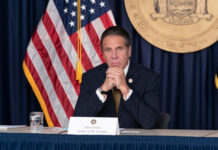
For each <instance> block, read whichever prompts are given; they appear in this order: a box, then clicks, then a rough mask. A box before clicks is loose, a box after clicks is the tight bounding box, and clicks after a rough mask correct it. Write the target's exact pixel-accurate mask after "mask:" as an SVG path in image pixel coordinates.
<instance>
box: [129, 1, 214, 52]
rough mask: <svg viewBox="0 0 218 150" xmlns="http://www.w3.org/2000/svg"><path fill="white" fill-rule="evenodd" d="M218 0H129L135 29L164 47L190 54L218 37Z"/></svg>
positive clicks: (147, 38) (157, 45)
mask: <svg viewBox="0 0 218 150" xmlns="http://www.w3.org/2000/svg"><path fill="white" fill-rule="evenodd" d="M217 6H218V1H217V0H125V7H126V10H127V14H128V16H129V18H130V21H131V22H132V24H133V26H134V27H135V29H136V30H137V31H138V32H139V34H141V36H142V37H144V39H145V40H147V41H148V42H150V43H151V44H153V45H154V46H156V47H159V48H160V49H163V50H167V51H171V52H177V53H187V52H194V51H198V50H201V49H204V48H206V47H208V46H210V45H212V44H213V43H214V42H216V41H217V39H218V9H217Z"/></svg>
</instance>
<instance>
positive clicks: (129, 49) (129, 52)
mask: <svg viewBox="0 0 218 150" xmlns="http://www.w3.org/2000/svg"><path fill="white" fill-rule="evenodd" d="M131 53H132V47H131V46H129V48H128V56H129V58H130V56H131Z"/></svg>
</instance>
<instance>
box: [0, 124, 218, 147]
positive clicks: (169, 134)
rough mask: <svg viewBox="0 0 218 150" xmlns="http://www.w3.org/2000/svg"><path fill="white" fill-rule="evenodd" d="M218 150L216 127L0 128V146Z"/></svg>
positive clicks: (217, 131)
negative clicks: (103, 131) (75, 131)
mask: <svg viewBox="0 0 218 150" xmlns="http://www.w3.org/2000/svg"><path fill="white" fill-rule="evenodd" d="M27 149H28V150H59V149H60V150H216V149H217V150H218V130H172V129H152V130H143V129H121V130H120V135H68V134H67V132H66V130H65V129H63V128H57V127H56V128H49V127H44V128H43V130H42V131H37V132H35V131H32V130H30V128H29V127H21V128H14V129H7V130H0V150H27Z"/></svg>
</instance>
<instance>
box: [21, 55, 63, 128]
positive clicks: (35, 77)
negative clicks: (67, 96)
mask: <svg viewBox="0 0 218 150" xmlns="http://www.w3.org/2000/svg"><path fill="white" fill-rule="evenodd" d="M25 63H26V65H27V67H28V69H29V72H30V73H31V75H32V77H33V80H34V81H35V84H36V85H37V87H38V89H39V91H40V92H41V95H42V97H43V100H44V102H45V105H46V107H47V110H48V114H49V116H50V118H51V121H52V123H53V125H54V126H58V127H60V126H61V125H60V123H59V121H58V119H57V116H56V115H55V113H54V110H53V108H52V105H51V103H50V101H49V97H48V94H47V92H46V90H45V87H44V85H43V83H42V81H41V79H40V77H39V74H38V72H37V71H36V68H35V67H34V65H33V63H32V61H31V59H30V58H29V55H28V53H26V56H25Z"/></svg>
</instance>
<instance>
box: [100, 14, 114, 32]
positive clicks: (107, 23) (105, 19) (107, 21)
mask: <svg viewBox="0 0 218 150" xmlns="http://www.w3.org/2000/svg"><path fill="white" fill-rule="evenodd" d="M100 19H101V21H102V24H103V25H104V27H105V29H107V28H109V27H110V26H113V25H114V24H113V22H112V21H111V18H110V16H109V15H108V13H105V14H103V15H102V16H101V17H100Z"/></svg>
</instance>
